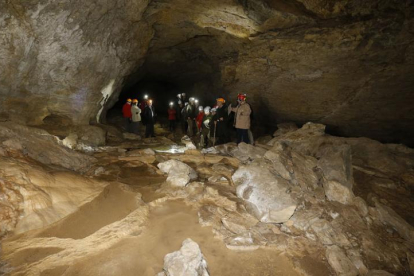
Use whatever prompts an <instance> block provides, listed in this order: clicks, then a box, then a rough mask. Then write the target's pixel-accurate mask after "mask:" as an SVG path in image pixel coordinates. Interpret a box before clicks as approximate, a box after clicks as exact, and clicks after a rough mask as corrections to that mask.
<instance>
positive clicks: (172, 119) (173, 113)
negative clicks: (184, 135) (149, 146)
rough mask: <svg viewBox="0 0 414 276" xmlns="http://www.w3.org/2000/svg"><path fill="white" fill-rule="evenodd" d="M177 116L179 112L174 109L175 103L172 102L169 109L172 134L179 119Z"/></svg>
mask: <svg viewBox="0 0 414 276" xmlns="http://www.w3.org/2000/svg"><path fill="white" fill-rule="evenodd" d="M176 114H177V110H175V108H174V102H170V107H169V108H168V122H169V123H170V124H169V128H168V129H169V131H171V132H173V131H174V130H175V120H176V119H177V117H176Z"/></svg>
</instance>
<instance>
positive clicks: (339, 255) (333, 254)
mask: <svg viewBox="0 0 414 276" xmlns="http://www.w3.org/2000/svg"><path fill="white" fill-rule="evenodd" d="M326 258H327V259H328V263H329V264H330V266H331V267H332V268H333V270H334V271H335V272H336V274H337V275H340V276H357V275H358V270H357V268H356V267H355V266H354V264H353V263H352V262H351V260H350V259H349V258H348V257H347V256H346V254H345V252H344V251H343V250H342V249H341V248H339V247H338V246H336V245H333V246H330V247H329V248H328V249H326Z"/></svg>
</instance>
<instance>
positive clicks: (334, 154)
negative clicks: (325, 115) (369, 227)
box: [318, 144, 354, 204]
mask: <svg viewBox="0 0 414 276" xmlns="http://www.w3.org/2000/svg"><path fill="white" fill-rule="evenodd" d="M320 154H321V157H320V159H319V161H318V167H319V168H320V169H321V170H322V172H323V177H324V184H323V185H324V189H325V194H326V197H327V198H328V200H330V201H338V202H340V203H342V204H351V203H352V201H353V198H354V194H353V192H352V186H353V183H354V179H353V172H352V158H351V148H350V147H349V146H348V145H345V144H344V145H341V146H326V147H324V148H323V149H321V151H320Z"/></svg>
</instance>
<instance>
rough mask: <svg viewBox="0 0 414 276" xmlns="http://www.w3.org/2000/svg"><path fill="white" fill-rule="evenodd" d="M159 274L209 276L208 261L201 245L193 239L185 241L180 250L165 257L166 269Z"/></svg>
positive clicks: (167, 275)
mask: <svg viewBox="0 0 414 276" xmlns="http://www.w3.org/2000/svg"><path fill="white" fill-rule="evenodd" d="M157 275H159V276H209V275H210V274H209V272H208V268H207V262H206V260H205V259H204V256H203V254H202V253H201V250H200V247H199V246H198V244H197V243H196V242H194V241H193V240H191V239H186V240H185V241H183V243H182V246H181V248H180V250H178V251H175V252H173V253H169V254H167V255H165V257H164V271H163V272H160V273H158V274H157Z"/></svg>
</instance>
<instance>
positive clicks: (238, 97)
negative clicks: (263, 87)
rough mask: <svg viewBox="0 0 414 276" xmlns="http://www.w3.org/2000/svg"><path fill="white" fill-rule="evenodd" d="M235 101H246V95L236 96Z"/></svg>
mask: <svg viewBox="0 0 414 276" xmlns="http://www.w3.org/2000/svg"><path fill="white" fill-rule="evenodd" d="M237 99H238V100H240V101H245V100H246V94H239V95H237Z"/></svg>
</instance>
